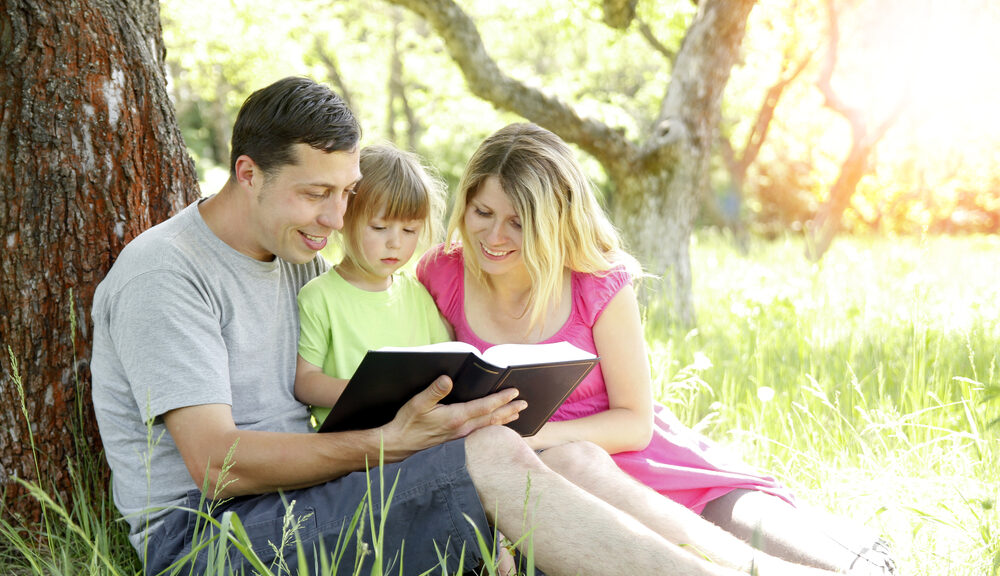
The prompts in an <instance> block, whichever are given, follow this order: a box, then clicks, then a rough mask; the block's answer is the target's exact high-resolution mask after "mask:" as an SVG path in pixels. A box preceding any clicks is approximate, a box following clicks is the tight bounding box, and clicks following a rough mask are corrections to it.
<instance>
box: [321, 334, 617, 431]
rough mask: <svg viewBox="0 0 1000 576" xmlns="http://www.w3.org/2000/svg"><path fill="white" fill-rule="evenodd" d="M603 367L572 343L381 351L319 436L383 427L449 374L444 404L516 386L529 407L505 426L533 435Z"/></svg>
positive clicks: (367, 360)
mask: <svg viewBox="0 0 1000 576" xmlns="http://www.w3.org/2000/svg"><path fill="white" fill-rule="evenodd" d="M597 362H598V358H597V356H595V355H593V354H591V353H590V352H587V351H585V350H581V349H580V348H577V347H576V346H573V345H572V344H570V343H568V342H555V343H551V344H500V345H497V346H494V347H492V348H490V349H488V350H486V351H485V352H483V353H482V354H480V353H479V351H478V350H476V348H475V347H474V346H472V345H470V344H465V343H463V342H442V343H440V344H431V345H428V346H415V347H411V348H381V349H379V350H373V351H369V352H368V354H367V355H365V357H364V359H363V360H362V361H361V364H360V365H359V366H358V369H357V370H356V371H355V372H354V376H352V377H351V380H350V382H348V383H347V388H345V389H344V393H343V394H341V396H340V399H339V400H337V404H336V405H334V407H333V409H332V410H331V411H330V415H329V416H327V418H326V420H325V421H324V422H323V425H322V426H320V430H319V431H320V432H334V431H338V430H366V429H369V428H375V427H377V426H381V425H383V424H385V423H387V422H389V421H390V420H392V419H393V417H395V415H396V412H397V411H398V410H399V408H400V407H401V406H402V405H403V404H405V403H406V402H407V401H408V400H409V399H410V398H412V397H413V396H414V395H416V394H417V393H418V392H420V391H422V390H424V389H425V388H427V387H428V386H430V384H431V382H433V381H434V379H435V378H437V377H438V376H440V375H442V374H445V375H447V376H449V377H451V379H452V381H453V382H454V387H453V388H452V391H451V393H450V394H448V395H447V396H446V397H445V398H444V400H443V401H442V403H445V404H449V403H453V402H467V401H469V400H475V399H477V398H482V397H483V396H487V395H489V394H492V393H493V392H497V391H500V390H504V389H507V388H517V389H518V391H519V395H518V399H520V400H525V401H526V402H527V403H528V407H527V408H525V409H524V410H522V411H521V413H520V415H519V417H518V419H517V420H514V421H513V422H511V423H509V424H508V425H507V426H509V427H510V428H512V429H514V430H516V431H517V432H518V433H520V434H521V435H522V436H531V435H533V434H535V433H536V432H538V429H539V428H541V427H542V424H545V422H546V421H547V420H548V419H549V417H550V416H552V413H553V412H555V411H556V408H558V407H559V405H560V404H562V402H563V400H565V399H566V397H567V396H569V394H570V392H572V391H573V389H574V388H576V386H577V384H579V383H580V382H581V381H582V380H583V378H584V377H585V376H586V375H587V374H589V373H590V371H591V370H592V369H593V368H594V366H596V365H597Z"/></svg>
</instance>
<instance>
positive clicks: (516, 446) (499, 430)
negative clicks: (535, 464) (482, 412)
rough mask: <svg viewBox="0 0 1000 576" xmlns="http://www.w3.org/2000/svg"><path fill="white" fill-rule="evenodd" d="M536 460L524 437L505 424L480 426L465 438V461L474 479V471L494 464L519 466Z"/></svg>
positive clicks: (489, 467)
mask: <svg viewBox="0 0 1000 576" xmlns="http://www.w3.org/2000/svg"><path fill="white" fill-rule="evenodd" d="M532 460H537V458H535V456H534V453H533V452H532V451H531V449H530V448H528V445H527V444H525V442H524V439H523V438H521V436H520V435H519V434H518V433H517V432H514V431H513V430H511V429H510V428H507V427H506V426H488V427H486V428H480V429H479V430H476V431H475V432H473V433H472V434H469V436H468V437H466V439H465V461H466V466H468V468H469V473H470V475H472V476H473V480H475V474H474V472H475V471H479V470H480V469H484V468H485V469H491V468H494V467H496V466H505V467H513V468H521V467H525V466H529V465H531V461H532Z"/></svg>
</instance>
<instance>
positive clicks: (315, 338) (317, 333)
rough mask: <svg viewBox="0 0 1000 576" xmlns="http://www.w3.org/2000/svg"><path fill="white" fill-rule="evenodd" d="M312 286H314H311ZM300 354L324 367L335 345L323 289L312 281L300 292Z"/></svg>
mask: <svg viewBox="0 0 1000 576" xmlns="http://www.w3.org/2000/svg"><path fill="white" fill-rule="evenodd" d="M310 286H312V288H310ZM298 303H299V356H302V358H303V359H305V361H306V362H309V363H310V364H312V365H313V366H319V367H322V366H323V364H324V361H325V360H326V355H327V353H328V352H329V351H330V349H331V348H332V346H333V343H332V342H331V341H330V314H329V312H328V311H327V309H326V300H325V299H324V298H323V297H322V291H321V290H318V289H316V287H315V285H313V284H312V283H310V284H306V285H305V286H304V287H303V288H302V290H301V291H300V292H299V297H298Z"/></svg>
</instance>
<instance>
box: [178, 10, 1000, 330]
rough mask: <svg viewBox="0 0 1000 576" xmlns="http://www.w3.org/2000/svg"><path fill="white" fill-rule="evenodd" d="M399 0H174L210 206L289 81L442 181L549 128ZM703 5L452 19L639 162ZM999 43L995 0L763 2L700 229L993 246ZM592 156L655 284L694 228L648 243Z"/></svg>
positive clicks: (731, 92) (598, 154)
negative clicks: (533, 126)
mask: <svg viewBox="0 0 1000 576" xmlns="http://www.w3.org/2000/svg"><path fill="white" fill-rule="evenodd" d="M400 4H403V5H405V6H408V7H409V8H411V9H412V10H413V11H411V10H410V9H404V8H401V7H397V6H394V5H392V4H391V3H382V2H376V3H362V2H360V1H357V0H339V1H334V0H297V1H295V2H286V3H282V4H279V5H273V4H272V3H269V2H264V1H263V0H241V1H239V2H235V1H229V0H226V1H221V0H220V1H211V0H163V1H162V15H163V25H164V37H165V41H166V44H167V46H168V61H169V63H170V73H171V79H170V81H171V91H172V94H173V95H174V97H175V99H176V102H177V107H178V114H179V117H180V120H181V124H182V129H183V130H184V134H185V138H186V139H187V142H188V145H189V147H190V148H191V150H192V154H193V155H194V156H195V159H196V160H197V165H198V170H199V173H200V175H201V177H202V179H203V180H206V181H208V184H206V191H209V192H210V191H213V190H215V189H217V188H218V180H219V179H220V178H224V174H225V172H224V170H225V168H224V167H225V165H226V163H227V161H228V158H227V155H228V152H226V151H225V150H226V143H225V141H224V138H225V137H226V136H225V135H226V134H227V133H228V126H229V125H230V124H231V122H232V118H233V116H234V114H235V111H236V110H237V108H238V106H239V104H240V103H241V102H242V99H243V98H244V97H245V96H246V95H247V94H248V93H249V91H251V90H252V89H254V88H255V87H258V86H260V85H263V84H265V83H267V82H269V81H271V80H273V79H276V78H278V77H281V76H284V75H287V74H308V75H311V76H313V77H316V78H318V79H321V80H324V81H326V82H328V83H329V84H331V85H332V86H334V87H335V88H336V89H338V90H339V91H340V92H342V93H343V94H344V95H345V97H347V98H348V99H349V100H350V101H351V103H352V105H353V107H354V108H355V110H356V111H357V112H358V114H359V115H360V117H361V118H362V120H363V124H364V127H365V131H366V134H365V140H366V141H369V142H370V141H374V140H377V139H390V140H393V141H394V142H396V143H397V144H398V145H400V146H403V147H407V148H411V149H414V150H415V151H417V152H418V153H420V154H422V155H424V156H425V157H427V158H428V159H429V160H430V161H431V162H432V163H434V164H435V165H436V166H437V167H438V168H439V170H440V171H441V173H442V175H443V176H444V177H445V178H446V180H448V182H449V183H450V184H452V185H454V184H455V183H456V182H457V179H458V177H459V175H460V174H461V171H462V168H463V166H464V163H465V161H466V159H467V158H468V156H469V154H471V152H472V151H473V150H474V149H475V147H476V146H477V145H478V143H479V142H480V141H481V140H482V139H483V138H484V137H485V136H487V135H488V134H489V133H491V132H493V131H494V130H495V129H497V128H498V127H500V126H502V125H503V124H506V123H508V122H511V121H518V120H520V119H522V116H521V115H522V114H523V115H524V116H523V117H527V118H528V119H529V120H532V121H536V122H539V123H541V124H543V125H546V123H547V122H548V120H546V119H545V118H540V117H531V112H530V109H529V108H527V107H526V106H525V104H524V103H523V102H508V103H506V104H505V103H502V102H496V98H494V99H493V101H491V102H488V101H486V100H485V99H484V98H483V95H482V90H480V95H479V96H476V95H474V93H476V88H475V85H474V81H467V80H466V79H465V77H464V76H463V73H462V69H461V67H460V66H459V65H456V63H455V62H454V61H453V58H454V57H455V56H456V55H455V54H454V53H449V50H451V51H452V52H454V50H455V49H452V48H450V47H449V45H448V44H447V43H445V42H443V41H442V40H441V39H440V37H441V33H442V30H444V31H446V27H447V26H448V24H447V23H445V24H439V25H438V29H436V28H435V25H434V24H433V23H431V22H433V17H428V16H432V15H433V13H434V12H435V11H439V12H440V7H441V6H453V5H452V3H451V2H418V1H416V0H408V1H406V2H403V1H402V0H400ZM712 6H714V4H713V3H710V2H701V6H700V7H699V6H698V3H697V2H692V1H691V0H675V1H664V2H648V1H643V2H638V1H635V0H632V1H628V0H626V1H623V2H615V1H612V0H608V1H606V2H604V1H601V0H542V1H538V2H530V3H529V2H523V3H493V2H487V1H485V0H465V1H462V2H461V4H460V5H457V6H454V7H455V8H458V9H460V10H461V12H463V13H464V14H466V15H467V16H468V18H469V19H470V21H471V23H472V24H473V25H474V27H475V30H476V31H478V34H479V36H480V38H481V41H482V46H483V47H484V48H485V50H486V52H487V53H488V56H489V58H490V59H491V60H492V61H493V62H494V63H495V64H496V67H497V69H498V70H500V71H502V72H503V74H504V75H505V76H507V77H509V78H511V79H514V82H515V84H513V85H516V86H517V87H518V89H519V90H520V89H524V90H525V91H526V92H525V93H526V94H533V96H532V97H533V98H539V99H552V100H557V101H559V102H561V103H565V104H566V107H567V109H569V110H571V111H572V113H574V114H576V115H577V116H578V117H579V118H583V119H586V120H587V121H591V122H595V123H597V124H599V125H600V126H602V127H604V128H605V129H607V130H608V134H610V136H609V141H614V142H617V143H618V144H615V145H616V146H617V145H621V143H625V145H632V146H638V145H641V144H642V143H646V144H647V145H648V144H649V142H650V138H651V136H652V135H655V132H656V130H657V128H658V123H662V121H663V118H662V117H661V110H662V107H663V103H664V99H665V94H666V93H667V90H668V87H669V86H671V80H672V78H673V76H674V74H675V72H676V70H675V68H674V67H675V66H676V65H677V62H676V59H677V56H678V54H679V53H680V52H681V50H682V48H683V41H684V38H685V35H688V34H690V31H691V29H692V24H693V23H695V22H696V21H697V19H698V18H699V13H703V12H704V11H705V10H706V9H707V8H706V7H708V8H711V7H712ZM414 11H417V12H420V13H421V14H422V15H423V16H424V17H428V20H424V18H422V17H421V16H418V15H417V14H416V13H414ZM616 14H617V15H619V16H617V17H616V16H615V15H616ZM616 18H617V19H616ZM997 29H1000V6H998V5H997V3H996V2H990V1H989V0H948V1H945V0H916V1H915V2H910V1H904V0H760V1H759V2H756V3H755V5H754V7H753V10H752V11H751V12H750V15H749V18H748V19H747V26H746V36H745V38H744V39H743V41H742V45H741V49H740V52H739V53H738V56H739V59H738V60H737V61H736V66H735V68H734V69H733V71H732V78H731V79H730V80H729V82H728V85H726V89H725V94H724V99H723V101H722V104H721V109H719V110H718V111H717V113H718V118H717V121H718V131H717V138H715V146H714V151H713V152H714V156H713V158H712V161H711V163H710V164H708V165H707V167H705V171H706V172H707V177H706V178H704V180H703V181H702V184H701V185H695V184H696V182H695V181H694V180H689V181H688V185H689V187H691V188H693V189H692V190H690V191H689V192H690V193H691V194H693V195H694V196H693V197H692V198H694V199H695V201H696V202H697V204H698V205H700V207H701V217H700V220H699V221H698V222H699V223H700V224H702V225H707V226H717V227H720V228H723V229H725V230H728V231H730V232H731V233H732V235H733V238H734V239H736V240H738V241H740V242H741V243H742V244H743V245H744V246H745V247H749V246H750V244H749V239H750V238H751V237H755V236H763V237H774V236H776V235H780V234H786V233H794V234H807V235H809V237H810V239H811V241H810V242H809V243H808V245H809V246H810V247H811V249H810V252H809V255H810V256H811V257H813V258H819V257H821V256H822V253H823V251H824V250H825V247H826V246H828V245H829V242H830V241H832V238H833V236H834V235H835V234H837V233H849V234H871V233H875V234H922V233H995V232H997V231H998V228H1000V186H998V180H1000V175H998V173H1000V170H998V169H997V168H998V166H1000V112H998V110H997V108H996V107H995V106H993V105H992V103H991V99H992V94H995V93H997V92H998V91H1000V80H998V77H997V76H996V75H994V74H992V72H991V70H992V68H993V67H995V64H996V62H1000V41H998V40H997V39H996V38H995V36H996V35H995V34H994V32H993V31H995V30H997ZM459 56H460V57H461V54H459ZM470 86H473V88H471V89H470ZM487 98H488V95H487ZM512 110H513V111H512ZM515 111H516V112H517V113H515ZM548 124H549V126H548V127H549V128H550V129H553V130H554V131H556V132H557V133H560V134H561V135H562V136H563V137H564V138H565V139H567V140H569V141H572V142H578V143H581V139H579V138H574V137H573V135H572V134H571V133H567V131H565V130H561V129H560V128H558V127H556V126H554V125H553V124H552V123H551V122H548ZM628 143H634V144H628ZM602 147H604V148H606V146H605V143H603V142H602V143H600V144H593V143H591V144H590V145H589V147H588V144H586V143H585V142H583V143H582V144H581V149H582V150H583V151H584V152H586V153H587V154H585V155H582V157H583V158H584V160H585V163H586V166H587V168H588V170H589V171H590V173H591V175H592V177H593V178H594V179H595V181H596V182H597V183H598V185H599V186H600V187H601V189H602V191H603V193H604V194H605V200H606V203H607V205H608V206H609V208H610V209H611V211H612V213H613V214H614V216H615V220H616V223H617V224H618V225H619V226H620V227H622V228H623V230H624V231H625V232H626V233H627V234H629V235H630V236H629V240H630V242H631V243H632V247H633V249H634V250H635V251H636V252H637V253H638V254H639V255H640V257H641V258H642V259H643V262H644V264H645V265H646V266H647V267H649V268H650V271H652V272H654V273H656V274H661V273H663V272H664V270H665V268H664V263H663V262H664V261H663V260H658V259H657V257H658V254H657V253H658V252H666V251H669V250H674V249H676V248H677V247H676V246H672V245H671V244H677V243H678V242H680V243H682V244H683V243H685V242H686V239H685V236H684V234H683V231H682V234H681V235H680V236H677V237H673V238H671V237H669V236H668V232H671V231H670V230H666V229H664V228H663V222H667V221H666V220H660V223H661V225H660V227H659V228H658V229H657V228H656V227H652V224H655V223H656V221H655V219H651V220H649V221H648V222H647V223H646V225H645V228H647V229H646V230H642V231H637V230H635V229H636V228H637V225H634V224H630V223H629V222H627V221H626V220H625V213H623V211H622V202H621V198H620V196H621V191H622V188H623V186H624V185H625V184H623V182H622V180H623V177H622V175H621V174H617V175H616V174H615V168H614V167H613V166H612V167H609V164H610V163H611V162H609V161H608V159H607V157H604V158H602V154H605V155H606V154H608V153H609V152H608V151H607V150H602ZM220 167H221V171H220ZM640 205H641V204H640ZM668 210H670V208H663V209H660V211H668ZM633 211H634V209H633ZM625 212H627V210H626V211H625ZM679 222H680V224H679V225H681V226H684V225H686V224H684V221H683V218H682V219H681V220H680V221H679ZM651 227H652V228H653V229H651V230H650V229H648V228H651ZM639 232H644V233H645V234H647V238H645V239H643V238H637V237H636V235H637V234H638V233H639ZM677 238H680V239H681V240H678V239H677ZM644 243H647V244H650V245H649V246H644V245H643V244H644ZM682 248H683V249H684V250H686V246H683V247H682ZM667 260H670V259H669V258H668V259H667ZM674 313H676V312H674Z"/></svg>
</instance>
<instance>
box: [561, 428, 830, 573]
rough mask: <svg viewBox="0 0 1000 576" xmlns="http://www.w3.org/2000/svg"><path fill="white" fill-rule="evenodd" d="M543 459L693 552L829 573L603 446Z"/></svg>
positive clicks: (775, 569)
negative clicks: (655, 483) (673, 491)
mask: <svg viewBox="0 0 1000 576" xmlns="http://www.w3.org/2000/svg"><path fill="white" fill-rule="evenodd" d="M541 459H542V461H543V462H544V463H545V464H546V465H547V466H549V467H550V468H552V469H553V470H554V471H556V472H558V473H559V474H560V475H562V476H564V477H566V478H567V479H569V480H570V481H571V482H573V483H574V484H576V485H578V486H580V487H581V488H583V489H584V490H586V491H587V492H590V493H591V494H593V495H595V496H597V497H598V498H599V499H601V500H603V501H605V502H607V503H609V504H611V505H612V506H613V507H615V508H618V509H620V510H623V511H625V512H626V513H628V515H630V516H632V517H633V518H635V519H637V520H639V521H640V522H642V523H643V524H645V525H646V526H647V527H649V528H650V529H652V530H653V531H654V532H656V533H657V534H659V535H661V536H662V537H663V538H664V539H666V540H667V541H669V542H672V543H675V544H678V545H680V546H682V547H683V549H684V550H688V551H689V552H690V553H692V554H696V555H701V556H704V557H706V558H709V559H711V560H712V561H713V562H715V563H717V564H719V565H722V566H726V567H729V568H734V569H737V570H741V571H747V572H748V571H750V568H751V566H752V567H753V569H754V570H755V571H756V573H757V574H760V576H768V575H771V576H779V575H785V574H789V575H790V574H799V575H803V576H805V575H816V576H819V575H829V574H831V572H828V571H825V570H821V569H818V568H813V567H808V566H804V565H800V564H793V563H791V562H788V561H785V560H782V559H779V558H776V557H773V556H769V555H767V554H765V553H764V552H762V551H759V550H755V549H754V548H753V547H751V546H750V545H749V544H747V543H746V542H744V541H743V540H740V539H739V538H737V537H736V536H734V535H732V534H730V533H728V532H726V531H725V530H723V529H721V528H720V527H718V526H716V525H715V524H712V523H711V522H709V521H707V520H705V519H704V518H702V517H701V516H699V515H697V514H695V513H694V512H692V511H691V510H688V509H687V508H685V507H684V506H681V505H680V504H677V503H676V502H673V501H672V500H670V499H668V498H665V497H663V496H661V495H660V494H658V493H656V492H655V491H653V490H651V489H649V488H647V487H646V486H643V485H642V484H640V483H639V482H637V481H636V480H635V479H633V478H632V477H630V476H629V475H628V474H626V473H624V472H622V471H621V469H619V468H618V466H617V465H616V464H615V463H614V461H613V460H612V459H611V457H610V456H609V455H608V454H607V452H605V451H604V450H602V449H601V448H600V447H598V446H596V445H594V444H591V443H589V442H575V443H572V444H565V445H563V446H557V447H555V448H550V449H548V450H545V451H544V452H542V454H541Z"/></svg>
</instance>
